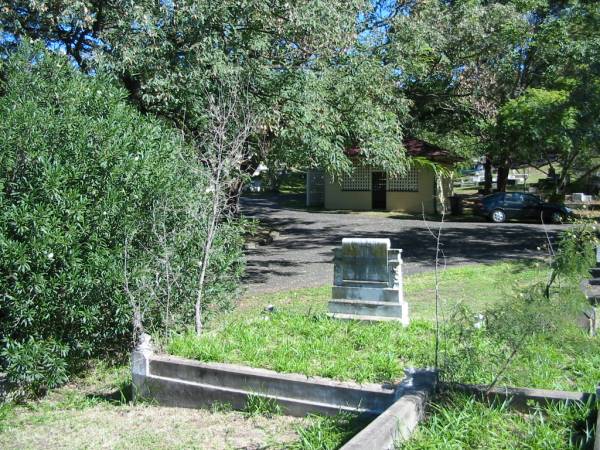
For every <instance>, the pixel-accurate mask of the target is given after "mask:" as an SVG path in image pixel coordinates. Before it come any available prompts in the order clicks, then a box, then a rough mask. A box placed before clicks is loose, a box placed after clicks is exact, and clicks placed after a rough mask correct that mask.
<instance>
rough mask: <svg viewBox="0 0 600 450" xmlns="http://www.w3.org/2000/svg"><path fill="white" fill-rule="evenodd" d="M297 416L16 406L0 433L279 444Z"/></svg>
mask: <svg viewBox="0 0 600 450" xmlns="http://www.w3.org/2000/svg"><path fill="white" fill-rule="evenodd" d="M304 422H305V421H304V420H302V419H297V418H292V417H287V416H283V415H279V416H274V417H270V418H267V417H264V416H256V417H245V416H244V415H243V414H242V413H239V412H211V411H208V410H202V409H198V410H195V409H184V408H164V407H158V406H150V405H142V406H140V405H138V406H120V407H114V406H107V405H97V406H93V407H90V408H85V409H84V410H78V409H67V410H61V411H54V412H53V413H52V414H51V415H50V414H47V415H45V416H44V417H40V415H39V414H36V413H35V412H25V411H21V412H20V413H19V419H18V423H16V424H15V426H14V427H13V426H8V427H7V429H6V430H5V431H4V432H3V433H0V447H1V448H3V449H19V450H20V449H40V448H46V449H59V448H60V449H65V448H68V449H70V448H73V449H76V448H107V449H109V448H121V449H147V448H157V449H158V448H161V449H162V448H164V449H171V448H178V449H184V448H185V449H248V450H250V449H264V448H267V447H269V448H274V447H277V448H281V447H282V446H283V445H282V444H284V443H285V442H291V441H295V440H296V439H297V438H298V437H297V434H296V432H295V427H297V426H299V425H300V424H302V423H304Z"/></svg>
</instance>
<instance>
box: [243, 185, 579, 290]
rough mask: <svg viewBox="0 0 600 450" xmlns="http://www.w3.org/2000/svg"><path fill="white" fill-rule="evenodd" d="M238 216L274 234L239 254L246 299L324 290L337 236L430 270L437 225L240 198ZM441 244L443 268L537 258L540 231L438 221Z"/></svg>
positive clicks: (407, 267)
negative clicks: (394, 251) (379, 244)
mask: <svg viewBox="0 0 600 450" xmlns="http://www.w3.org/2000/svg"><path fill="white" fill-rule="evenodd" d="M242 211H243V213H244V214H245V215H246V216H249V217H255V218H258V219H260V220H261V221H263V222H264V223H266V224H268V225H269V226H270V227H272V228H274V229H276V230H277V231H279V232H280V236H279V238H278V239H276V240H275V241H273V243H271V244H269V245H265V246H259V247H257V248H256V249H250V250H248V251H247V274H246V277H245V281H244V284H245V286H246V288H247V290H248V291H247V294H250V295H252V294H255V293H260V292H276V291H285V290H290V289H298V288H303V287H315V286H324V285H328V284H331V282H332V280H333V264H332V257H333V252H332V250H333V248H334V247H336V246H339V245H341V241H342V238H344V237H364V238H389V239H390V240H391V241H392V247H394V248H401V249H402V250H403V253H402V258H403V260H404V273H415V272H421V271H426V270H432V269H433V268H434V264H435V245H436V242H435V239H434V238H433V236H432V235H431V233H430V232H429V231H428V229H427V227H428V226H429V227H431V228H432V229H433V230H437V227H439V225H440V224H439V222H432V221H429V222H424V221H422V220H407V219H401V218H394V216H393V215H390V214H378V213H346V214H345V213H331V212H323V211H319V212H311V211H304V210H299V209H288V208H284V207H281V206H279V204H278V202H277V197H271V198H264V197H246V198H243V199H242ZM566 227H568V225H548V226H546V231H547V232H548V234H549V236H550V239H551V240H552V241H554V240H555V238H556V234H557V232H558V231H560V230H562V229H565V228H566ZM441 240H442V250H443V252H444V254H445V256H446V262H447V264H448V266H457V265H461V264H474V263H492V262H495V261H499V260H511V259H512V260H516V259H525V258H536V257H541V256H544V255H545V250H544V249H543V246H544V245H545V243H546V242H547V238H546V232H545V231H544V226H543V225H541V224H537V223H514V222H513V223H502V224H493V223H488V222H446V223H444V224H443V228H442V239H441ZM538 248H541V249H540V250H538Z"/></svg>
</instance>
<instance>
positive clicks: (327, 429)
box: [288, 414, 368, 450]
mask: <svg viewBox="0 0 600 450" xmlns="http://www.w3.org/2000/svg"><path fill="white" fill-rule="evenodd" d="M310 420H311V424H310V425H309V426H307V427H302V428H299V429H298V430H297V431H298V435H299V436H300V438H299V439H298V441H297V442H295V443H294V444H293V445H291V446H288V448H290V449H292V450H333V449H337V448H340V447H341V446H342V445H343V444H344V443H346V442H347V441H349V440H350V439H351V438H352V437H353V436H354V435H355V434H357V433H358V432H359V431H360V430H362V429H363V428H364V427H365V426H366V425H367V424H368V421H367V420H366V419H364V418H361V417H358V416H355V415H351V414H339V415H337V416H333V417H325V416H316V415H315V416H311V417H310Z"/></svg>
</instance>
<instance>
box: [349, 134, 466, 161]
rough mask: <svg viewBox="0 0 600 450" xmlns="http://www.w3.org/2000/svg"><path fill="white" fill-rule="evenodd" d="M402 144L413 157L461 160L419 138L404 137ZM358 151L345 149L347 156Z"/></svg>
mask: <svg viewBox="0 0 600 450" xmlns="http://www.w3.org/2000/svg"><path fill="white" fill-rule="evenodd" d="M403 144H404V147H405V148H406V153H407V154H408V155H409V156H411V157H413V158H427V159H429V160H430V161H433V162H437V163H440V164H454V163H457V162H459V161H462V158H460V157H457V156H455V155H453V154H452V153H451V152H450V151H449V150H446V149H444V148H442V147H438V146H437V145H433V144H430V143H429V142H427V141H423V140H421V139H415V138H406V139H404V141H403ZM360 153H361V150H360V148H358V147H352V148H348V149H346V155H347V156H359V155H360Z"/></svg>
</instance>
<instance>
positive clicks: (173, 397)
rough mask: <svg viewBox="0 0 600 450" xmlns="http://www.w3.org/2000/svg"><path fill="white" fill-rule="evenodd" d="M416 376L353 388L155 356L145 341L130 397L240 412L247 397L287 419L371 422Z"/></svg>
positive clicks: (136, 358)
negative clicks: (345, 417) (345, 416)
mask: <svg viewBox="0 0 600 450" xmlns="http://www.w3.org/2000/svg"><path fill="white" fill-rule="evenodd" d="M419 376H420V375H419V373H414V374H408V376H407V377H406V378H405V379H404V380H403V381H402V382H401V383H398V384H395V385H378V384H358V383H353V382H340V381H335V380H331V379H327V378H320V377H307V376H304V375H299V374H287V373H278V372H275V371H272V370H266V369H257V368H252V367H246V366H240V365H234V364H222V363H204V362H199V361H193V360H188V359H184V358H178V357H172V356H166V355H157V354H155V353H154V351H153V350H152V346H151V344H150V338H149V336H147V335H146V336H144V337H143V338H142V343H141V345H140V346H138V348H137V349H136V350H134V351H133V353H132V378H133V380H132V381H133V391H134V398H136V399H146V400H150V401H155V402H157V403H158V404H160V405H165V406H177V407H186V408H200V407H208V406H210V405H212V404H213V403H215V402H218V403H221V404H229V405H230V406H231V407H232V408H233V409H244V408H245V407H246V404H247V400H248V397H250V396H254V395H258V396H261V397H264V398H267V399H271V400H273V401H275V402H276V403H277V404H278V405H279V407H280V408H281V411H282V412H283V413H285V414H288V415H292V416H305V415H307V414H311V413H312V414H324V415H335V414H339V413H340V412H349V413H356V414H359V415H362V416H371V417H376V416H378V415H380V414H381V413H382V412H383V411H385V410H386V409H387V408H388V407H389V406H390V405H392V404H393V403H394V402H395V401H396V400H398V399H399V398H400V397H401V396H402V395H404V394H405V393H406V392H407V391H408V390H410V389H412V387H413V386H414V384H415V383H414V380H415V379H416V378H418V377H419Z"/></svg>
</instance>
